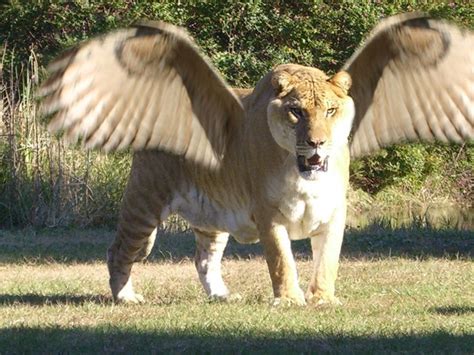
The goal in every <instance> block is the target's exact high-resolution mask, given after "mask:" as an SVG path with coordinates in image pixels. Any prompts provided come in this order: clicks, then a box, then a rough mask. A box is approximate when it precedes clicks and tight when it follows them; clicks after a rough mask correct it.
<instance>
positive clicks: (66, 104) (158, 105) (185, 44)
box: [39, 23, 243, 168]
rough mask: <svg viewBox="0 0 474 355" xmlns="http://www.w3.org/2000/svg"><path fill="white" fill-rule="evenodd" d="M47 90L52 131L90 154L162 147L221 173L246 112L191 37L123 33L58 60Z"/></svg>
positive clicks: (175, 31)
mask: <svg viewBox="0 0 474 355" xmlns="http://www.w3.org/2000/svg"><path fill="white" fill-rule="evenodd" d="M49 71H50V77H49V79H48V80H47V81H46V82H45V83H44V84H43V85H42V87H41V88H40V92H39V93H40V96H43V97H44V100H43V102H42V112H43V113H44V114H47V115H52V119H51V121H50V123H49V128H50V130H51V131H53V132H56V131H64V134H65V136H66V138H67V140H69V141H76V140H77V139H78V138H82V139H83V142H84V144H85V146H86V147H87V148H100V149H103V150H105V151H112V150H118V149H122V148H126V147H129V146H131V147H132V148H133V149H134V150H142V149H154V148H157V149H162V150H165V151H168V152H172V153H175V154H179V155H184V157H185V158H187V159H189V160H191V161H194V162H196V163H199V164H201V165H203V166H206V167H210V168H213V167H217V166H218V165H219V162H220V160H221V158H222V155H223V154H224V151H225V148H226V145H227V142H228V140H229V139H230V137H231V135H232V130H233V129H235V127H236V126H237V125H238V124H239V122H240V120H241V118H242V115H243V108H242V105H241V103H240V101H239V99H238V98H237V97H236V96H235V95H234V94H233V93H232V91H231V90H230V89H229V88H228V86H227V85H226V83H225V82H224V80H223V79H221V77H220V76H219V74H218V73H217V72H216V71H215V70H214V69H213V68H212V67H211V66H210V65H209V64H208V63H207V61H206V60H205V59H204V58H203V57H202V56H201V55H200V53H199V51H198V49H197V47H196V46H195V44H194V43H193V41H192V40H191V39H190V38H189V37H188V35H187V34H186V32H185V31H184V30H182V29H180V28H178V27H175V26H172V25H168V24H165V23H148V24H144V25H140V26H137V27H135V28H130V29H123V30H118V31H115V32H112V33H109V34H107V35H105V36H103V37H99V38H96V39H94V40H91V41H88V42H86V43H84V44H82V45H81V46H79V47H78V48H75V49H73V50H70V51H69V52H67V53H65V54H64V55H63V56H61V57H60V58H58V59H56V61H54V62H53V63H52V64H51V65H50V67H49Z"/></svg>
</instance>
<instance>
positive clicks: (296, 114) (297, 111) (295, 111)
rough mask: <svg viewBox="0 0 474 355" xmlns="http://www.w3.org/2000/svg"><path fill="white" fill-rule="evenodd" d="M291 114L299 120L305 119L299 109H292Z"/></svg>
mask: <svg viewBox="0 0 474 355" xmlns="http://www.w3.org/2000/svg"><path fill="white" fill-rule="evenodd" d="M290 112H291V113H292V114H293V115H294V116H296V117H297V118H301V117H303V111H301V109H300V108H299V107H290Z"/></svg>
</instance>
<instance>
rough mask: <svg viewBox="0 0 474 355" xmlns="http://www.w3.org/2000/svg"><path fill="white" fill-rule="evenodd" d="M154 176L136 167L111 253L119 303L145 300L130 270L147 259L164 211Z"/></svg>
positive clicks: (111, 271)
mask: <svg viewBox="0 0 474 355" xmlns="http://www.w3.org/2000/svg"><path fill="white" fill-rule="evenodd" d="M134 163H135V161H134ZM150 177H153V175H152V174H150V173H149V172H148V174H147V173H143V171H142V173H140V174H139V173H138V172H137V171H136V170H134V169H133V166H132V173H131V175H130V179H129V182H128V185H127V189H126V192H125V195H124V198H123V202H122V208H121V212H120V218H119V225H118V230H117V235H116V238H115V241H114V242H113V244H112V245H111V246H110V248H109V249H108V252H107V266H108V269H109V276H110V279H109V282H110V288H111V291H112V296H113V298H114V300H115V301H116V302H132V303H138V302H142V301H143V297H142V296H141V295H139V294H136V293H135V291H134V290H133V286H132V280H131V277H130V273H131V270H132V265H133V263H134V262H137V261H141V260H143V259H144V258H146V257H147V256H148V253H149V252H150V251H151V248H152V247H153V243H154V240H155V236H156V227H157V225H158V224H159V219H158V217H159V216H160V213H161V210H162V205H161V204H160V201H162V200H160V199H159V198H158V196H156V195H157V193H156V191H154V190H153V189H151V186H153V184H151V183H150V182H149V181H147V180H146V179H147V178H148V179H149V178H150ZM147 187H148V188H147Z"/></svg>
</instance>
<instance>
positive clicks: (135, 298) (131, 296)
mask: <svg viewBox="0 0 474 355" xmlns="http://www.w3.org/2000/svg"><path fill="white" fill-rule="evenodd" d="M123 291H124V290H122V291H121V292H119V293H118V295H117V296H115V297H114V301H115V303H129V304H133V303H135V304H138V303H144V302H145V299H144V298H143V296H142V295H140V294H138V293H135V292H133V291H132V292H123Z"/></svg>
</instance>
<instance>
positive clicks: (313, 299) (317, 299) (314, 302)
mask: <svg viewBox="0 0 474 355" xmlns="http://www.w3.org/2000/svg"><path fill="white" fill-rule="evenodd" d="M306 300H307V301H308V304H310V305H311V306H313V307H324V306H342V302H341V301H340V300H339V298H337V297H336V296H317V295H313V294H308V293H307V294H306Z"/></svg>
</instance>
